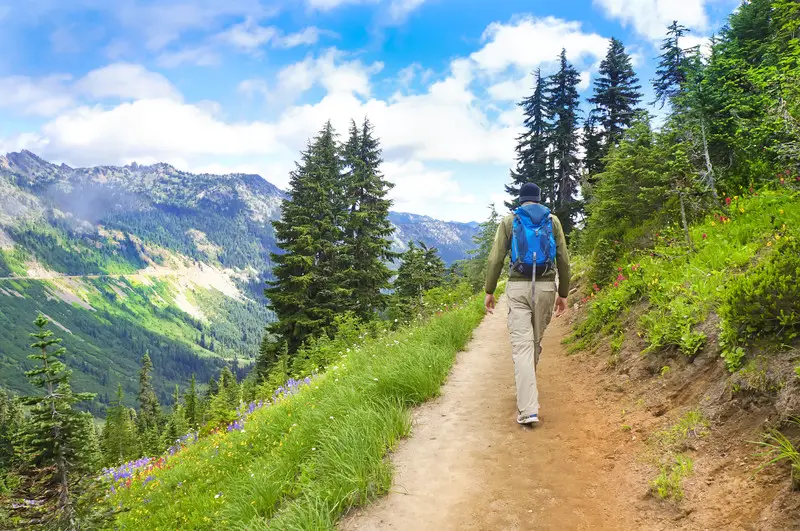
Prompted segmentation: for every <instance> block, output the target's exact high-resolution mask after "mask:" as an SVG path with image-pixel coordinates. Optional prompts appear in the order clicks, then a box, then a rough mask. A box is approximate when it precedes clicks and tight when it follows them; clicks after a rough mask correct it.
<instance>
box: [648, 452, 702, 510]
mask: <svg viewBox="0 0 800 531" xmlns="http://www.w3.org/2000/svg"><path fill="white" fill-rule="evenodd" d="M693 469H694V463H693V462H692V459H691V458H690V457H687V456H685V455H677V456H675V458H674V459H673V460H672V462H671V463H670V464H668V465H664V466H662V467H661V472H660V473H659V474H658V476H657V477H656V479H654V480H653V481H652V482H651V484H650V488H651V491H652V493H653V494H654V495H656V496H658V497H659V498H661V499H662V500H672V501H680V500H682V499H683V495H684V493H683V480H684V478H685V477H687V476H688V475H689V474H691V473H692V470H693Z"/></svg>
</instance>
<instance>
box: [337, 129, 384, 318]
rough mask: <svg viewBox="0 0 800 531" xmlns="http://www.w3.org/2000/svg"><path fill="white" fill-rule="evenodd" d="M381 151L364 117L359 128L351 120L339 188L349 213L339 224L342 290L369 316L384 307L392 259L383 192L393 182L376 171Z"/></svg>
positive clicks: (353, 306)
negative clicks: (344, 267)
mask: <svg viewBox="0 0 800 531" xmlns="http://www.w3.org/2000/svg"><path fill="white" fill-rule="evenodd" d="M381 162H382V160H381V149H380V146H379V141H378V139H377V138H375V135H374V131H373V127H372V124H371V123H370V122H369V120H367V119H364V123H363V124H362V125H361V128H360V129H359V128H358V126H356V123H355V122H352V123H351V126H350V136H349V138H348V140H347V143H346V144H345V145H344V164H345V167H346V168H347V172H346V173H345V175H344V179H343V180H344V189H345V190H346V192H345V196H346V197H347V199H348V201H349V204H348V212H347V218H346V221H345V223H344V233H345V234H344V247H343V249H342V254H343V256H344V258H345V259H344V260H343V263H344V264H345V265H346V269H345V270H344V271H343V281H344V287H345V289H346V290H347V291H348V292H350V293H351V298H350V304H349V305H348V306H349V307H348V308H347V309H350V310H352V311H354V312H355V313H356V315H358V316H359V317H360V318H362V319H364V320H369V319H372V318H374V317H375V315H376V312H377V311H379V310H382V309H383V308H384V307H385V306H386V301H385V297H384V295H383V294H382V291H381V290H383V289H385V288H387V287H389V279H390V278H391V277H392V272H391V270H390V269H389V268H388V266H387V265H386V264H387V262H389V261H391V260H392V259H394V258H396V254H395V253H393V252H391V250H390V248H391V236H392V234H393V233H394V226H393V225H392V224H391V222H390V221H389V208H390V207H391V204H392V203H391V201H390V200H389V199H387V198H386V194H387V193H388V192H389V190H391V189H392V187H393V186H394V185H393V184H392V183H390V182H389V181H387V180H386V178H385V177H384V176H383V174H382V173H381V170H380V165H381Z"/></svg>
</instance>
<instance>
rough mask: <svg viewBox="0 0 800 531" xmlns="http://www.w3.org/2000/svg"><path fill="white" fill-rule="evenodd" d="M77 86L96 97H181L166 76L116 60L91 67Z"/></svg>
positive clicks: (98, 98)
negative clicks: (95, 67) (104, 64)
mask: <svg viewBox="0 0 800 531" xmlns="http://www.w3.org/2000/svg"><path fill="white" fill-rule="evenodd" d="M74 88H75V90H76V91H77V92H78V93H79V94H82V95H85V96H88V97H89V98H91V99H94V100H101V99H105V98H119V99H124V100H128V99H132V100H137V99H148V98H167V99H177V100H179V99H181V95H180V93H179V92H178V91H177V89H175V87H174V86H173V85H172V83H170V82H169V80H167V78H165V77H164V76H162V75H161V74H157V73H155V72H150V71H148V70H147V69H145V68H144V67H143V66H142V65H136V64H130V63H116V64H112V65H109V66H106V67H103V68H98V69H97V70H92V71H91V72H89V73H88V74H86V76H85V77H84V78H83V79H81V80H80V81H78V82H77V83H76V84H75V87H74Z"/></svg>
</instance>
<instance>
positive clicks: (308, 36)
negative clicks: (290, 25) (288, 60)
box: [277, 26, 323, 48]
mask: <svg viewBox="0 0 800 531" xmlns="http://www.w3.org/2000/svg"><path fill="white" fill-rule="evenodd" d="M322 33H323V32H322V31H321V30H320V29H319V28H316V27H314V26H310V27H308V28H306V29H304V30H302V31H298V32H297V33H290V34H289V35H286V36H285V37H282V38H281V39H280V40H279V41H278V43H277V46H278V47H280V48H295V47H297V46H310V45H312V44H316V43H317V42H318V41H319V38H320V36H321V35H322Z"/></svg>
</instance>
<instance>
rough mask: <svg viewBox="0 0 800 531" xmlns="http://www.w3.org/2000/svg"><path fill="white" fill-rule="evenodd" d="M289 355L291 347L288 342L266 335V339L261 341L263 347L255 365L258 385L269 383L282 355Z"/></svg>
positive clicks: (254, 369)
mask: <svg viewBox="0 0 800 531" xmlns="http://www.w3.org/2000/svg"><path fill="white" fill-rule="evenodd" d="M288 353H289V347H288V344H287V343H286V341H283V340H281V339H276V338H275V337H274V336H271V335H270V334H264V338H263V339H262V340H261V345H260V346H259V349H258V355H257V356H256V362H255V364H254V365H253V371H254V372H255V381H256V384H260V383H263V382H265V381H267V378H269V373H270V370H271V369H272V367H274V366H275V364H276V363H277V362H278V360H279V359H280V357H281V356H282V355H286V354H288Z"/></svg>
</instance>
